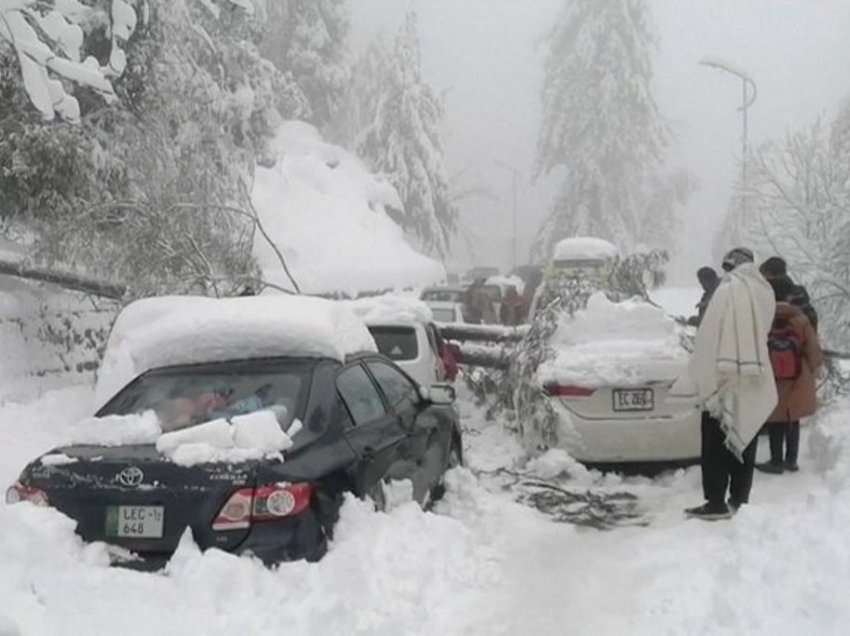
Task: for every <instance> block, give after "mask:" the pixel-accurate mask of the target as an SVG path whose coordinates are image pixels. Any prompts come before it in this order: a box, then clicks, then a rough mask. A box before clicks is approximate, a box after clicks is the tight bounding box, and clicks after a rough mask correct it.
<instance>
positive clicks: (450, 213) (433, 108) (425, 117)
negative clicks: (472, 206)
mask: <svg viewBox="0 0 850 636" xmlns="http://www.w3.org/2000/svg"><path fill="white" fill-rule="evenodd" d="M373 55H378V57H376V58H375V60H376V64H375V66H374V70H375V72H377V73H379V74H380V78H381V79H380V81H379V82H373V83H372V84H371V85H374V86H376V88H377V90H378V93H377V96H376V98H375V99H374V100H373V101H371V102H370V101H369V100H367V101H366V104H365V105H366V107H368V108H371V109H373V112H371V113H368V115H367V117H366V119H367V121H368V122H369V123H368V126H367V128H366V129H365V130H364V131H363V133H362V134H361V136H360V141H359V143H358V153H359V154H360V155H361V156H362V157H364V158H365V159H366V160H367V161H368V162H369V163H370V165H371V167H372V168H373V169H374V170H376V171H377V172H380V173H383V174H385V175H386V176H387V178H388V179H389V180H390V182H391V183H392V184H393V185H394V186H395V188H396V190H397V191H398V193H399V195H400V197H401V201H402V204H403V205H404V209H403V210H395V211H391V214H393V215H394V217H395V220H396V221H397V222H398V223H399V224H400V225H401V226H402V228H404V230H405V232H406V233H407V235H408V236H409V237H411V239H413V240H414V241H415V242H416V243H417V244H418V247H419V248H420V249H423V250H425V251H427V252H429V253H431V254H434V255H437V256H441V257H442V256H445V255H446V254H447V252H448V247H449V242H450V239H451V236H452V234H453V233H454V231H455V227H456V223H457V210H456V209H455V207H454V205H453V204H452V201H451V193H450V190H449V185H448V177H447V173H446V168H445V159H444V155H443V148H442V144H441V140H440V125H441V124H442V120H443V117H444V110H443V104H442V102H441V101H440V99H439V98H438V97H437V95H436V94H435V93H434V91H433V89H432V88H431V87H430V86H429V85H428V83H427V82H426V81H425V79H424V78H423V77H422V62H421V55H420V46H419V34H418V31H417V18H416V14H415V13H414V12H409V13H408V14H407V16H406V18H405V21H404V24H403V25H402V28H401V31H400V32H399V34H398V36H397V37H396V40H395V46H394V49H393V53H392V55H385V56H380V55H379V54H378V53H373ZM382 57H383V58H385V59H387V60H388V63H386V64H384V63H381V62H380V61H379V60H380V59H381V58H382Z"/></svg>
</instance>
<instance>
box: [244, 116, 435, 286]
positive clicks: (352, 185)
mask: <svg viewBox="0 0 850 636" xmlns="http://www.w3.org/2000/svg"><path fill="white" fill-rule="evenodd" d="M273 148H274V150H275V152H276V154H277V158H278V161H277V164H276V165H275V166H274V167H272V168H262V167H258V168H257V173H256V178H255V183H254V191H253V200H254V205H255V206H256V208H257V211H258V213H259V215H260V219H261V221H262V224H263V226H264V228H265V229H266V231H267V232H268V233H269V235H270V236H271V238H272V240H273V241H274V242H275V244H276V245H277V246H278V247H279V248H280V249H281V250H282V252H283V254H284V256H285V257H286V259H287V262H288V264H289V266H290V268H291V269H292V273H293V275H294V277H295V280H296V281H297V282H298V284H299V286H300V287H301V289H302V291H304V292H306V293H327V292H335V291H343V292H346V293H350V294H354V293H356V292H358V291H375V290H383V289H388V288H403V287H410V286H424V285H428V284H432V283H437V282H439V281H441V280H443V279H444V278H445V270H444V269H443V266H442V265H440V264H439V263H438V262H436V261H434V260H432V259H430V258H428V257H426V256H423V255H422V254H420V253H418V252H417V251H415V250H414V249H413V248H412V247H411V246H410V245H409V244H408V243H407V242H406V241H405V239H404V235H403V232H402V230H401V228H400V227H399V226H397V225H396V224H395V223H394V222H393V221H392V220H391V219H390V217H389V216H387V213H386V209H387V208H388V207H393V208H396V209H399V208H400V207H401V202H400V201H399V198H398V194H397V193H396V191H395V189H394V188H393V187H392V186H391V185H390V184H389V183H387V182H386V181H382V180H380V179H379V178H378V177H376V176H375V175H373V174H371V173H370V172H369V171H368V170H367V169H366V167H365V166H364V165H363V163H362V162H361V161H360V160H359V159H357V157H355V156H354V155H352V154H351V153H349V152H347V151H345V150H343V149H342V148H339V147H338V146H333V145H331V144H327V143H325V142H324V141H322V139H321V136H320V135H319V133H318V131H316V129H315V128H313V127H312V126H309V125H308V124H304V123H301V122H288V123H286V124H284V125H283V126H282V127H281V128H280V130H279V131H278V134H277V137H276V138H275V140H274V142H273ZM254 251H255V255H256V257H257V259H258V260H259V262H260V266H261V267H262V269H263V272H264V275H265V277H266V279H267V280H269V281H270V282H273V283H275V284H276V285H279V286H282V287H286V288H291V284H290V283H289V280H288V279H287V278H286V276H285V274H284V272H283V270H282V268H281V265H280V260H279V259H278V256H277V254H275V252H274V250H273V249H272V248H271V247H270V246H269V244H268V242H267V241H266V240H265V239H264V238H263V237H262V236H261V234H260V233H257V235H256V237H255V240H254Z"/></svg>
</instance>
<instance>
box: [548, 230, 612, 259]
mask: <svg viewBox="0 0 850 636" xmlns="http://www.w3.org/2000/svg"><path fill="white" fill-rule="evenodd" d="M619 255H620V250H618V249H617V247H616V246H615V245H614V244H612V243H609V242H608V241H605V240H603V239H599V238H592V237H580V236H577V237H573V238H567V239H564V240H563V241H560V242H558V244H557V245H555V252H554V255H553V259H554V260H556V261H575V260H586V259H593V260H604V259H608V258H617V257H618V256H619Z"/></svg>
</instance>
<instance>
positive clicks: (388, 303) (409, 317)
mask: <svg viewBox="0 0 850 636" xmlns="http://www.w3.org/2000/svg"><path fill="white" fill-rule="evenodd" d="M346 304H347V305H348V306H349V307H351V309H352V311H353V312H354V313H355V314H357V315H358V316H359V317H360V318H361V319H362V320H363V322H365V323H366V324H367V325H376V324H385V323H398V322H403V323H411V322H425V323H428V322H433V321H434V315H433V314H432V313H431V308H430V307H429V306H428V305H426V304H425V303H424V302H422V301H421V300H419V299H418V298H413V297H410V296H401V295H397V294H386V295H384V296H375V297H372V298H360V299H358V300H352V301H348V302H346Z"/></svg>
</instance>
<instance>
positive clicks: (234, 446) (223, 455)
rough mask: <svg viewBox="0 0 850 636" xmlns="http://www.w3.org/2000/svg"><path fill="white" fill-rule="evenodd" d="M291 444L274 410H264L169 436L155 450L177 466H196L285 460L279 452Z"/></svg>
mask: <svg viewBox="0 0 850 636" xmlns="http://www.w3.org/2000/svg"><path fill="white" fill-rule="evenodd" d="M231 422H232V424H231ZM292 445H293V442H292V439H291V438H290V437H289V435H287V434H286V433H284V432H283V431H282V430H281V428H280V424H279V423H278V419H277V415H276V414H275V413H274V411H272V410H264V411H257V412H255V413H249V414H248V415H240V416H238V417H234V418H232V419H231V420H230V421H228V420H225V419H218V420H212V421H210V422H206V423H204V424H199V425H197V426H192V427H191V428H186V429H183V430H180V431H174V432H172V433H166V434H164V435H163V436H162V437H160V438H159V439H158V440H157V442H156V450H157V451H159V452H160V453H162V454H163V455H165V456H166V457H168V458H169V459H171V461H173V462H174V463H176V464H180V465H181V466H194V465H195V464H207V463H213V462H227V463H236V462H241V461H246V460H249V459H261V458H263V457H266V458H278V459H280V460H281V461H282V460H283V457H282V456H281V455H280V453H281V452H282V451H285V450H287V449H289V448H292Z"/></svg>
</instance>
